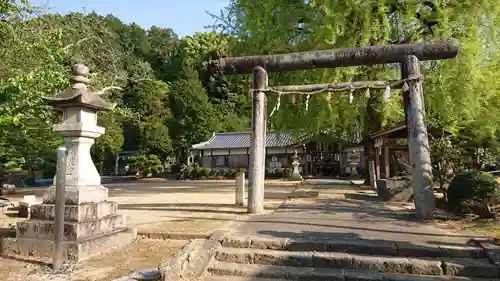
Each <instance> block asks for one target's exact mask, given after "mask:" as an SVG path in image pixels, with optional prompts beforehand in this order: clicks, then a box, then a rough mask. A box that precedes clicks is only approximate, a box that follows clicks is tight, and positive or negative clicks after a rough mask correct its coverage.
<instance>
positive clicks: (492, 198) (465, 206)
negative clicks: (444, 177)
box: [447, 171, 500, 216]
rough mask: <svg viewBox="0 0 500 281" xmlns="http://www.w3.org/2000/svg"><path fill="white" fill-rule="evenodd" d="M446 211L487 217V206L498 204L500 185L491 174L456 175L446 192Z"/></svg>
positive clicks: (467, 173)
mask: <svg viewBox="0 0 500 281" xmlns="http://www.w3.org/2000/svg"><path fill="white" fill-rule="evenodd" d="M447 198H448V210H450V211H452V212H454V213H458V214H466V213H469V214H477V215H480V216H484V215H486V216H489V215H491V214H485V213H489V211H488V205H490V204H498V203H500V184H499V183H498V182H497V181H496V180H495V178H494V177H493V175H492V174H491V173H486V172H476V171H474V172H466V173H462V174H458V175H456V176H455V177H454V178H453V180H452V181H451V183H450V187H449V188H448V191H447Z"/></svg>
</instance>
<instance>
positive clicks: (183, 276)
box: [114, 239, 221, 281]
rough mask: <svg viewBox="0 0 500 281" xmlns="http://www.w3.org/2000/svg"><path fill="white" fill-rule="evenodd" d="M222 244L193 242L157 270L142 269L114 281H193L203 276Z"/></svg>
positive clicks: (203, 241) (201, 241) (208, 241)
mask: <svg viewBox="0 0 500 281" xmlns="http://www.w3.org/2000/svg"><path fill="white" fill-rule="evenodd" d="M219 247H221V244H220V243H219V242H217V241H214V240H200V239H196V240H192V241H190V242H189V243H188V244H187V245H186V246H184V247H183V248H182V250H181V252H180V253H179V254H178V255H176V256H175V257H172V258H170V259H168V260H167V261H165V262H163V263H162V264H160V265H159V266H158V268H157V269H142V270H137V271H135V272H134V273H132V274H130V275H128V276H125V277H122V278H120V279H115V280H114V281H161V280H165V281H181V280H185V281H191V280H195V279H196V278H198V277H200V276H202V275H203V273H204V272H205V271H206V269H207V267H208V265H209V263H210V261H211V259H212V257H213V256H214V255H215V253H216V251H217V249H218V248H219Z"/></svg>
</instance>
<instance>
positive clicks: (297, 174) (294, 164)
mask: <svg viewBox="0 0 500 281" xmlns="http://www.w3.org/2000/svg"><path fill="white" fill-rule="evenodd" d="M292 159H293V161H292V167H293V171H292V178H291V179H292V180H303V178H302V175H301V174H300V171H299V166H300V161H299V155H298V154H297V150H296V149H294V154H293V157H292Z"/></svg>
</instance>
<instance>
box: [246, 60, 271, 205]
mask: <svg viewBox="0 0 500 281" xmlns="http://www.w3.org/2000/svg"><path fill="white" fill-rule="evenodd" d="M267 78H268V77H267V72H266V70H265V69H264V68H262V67H259V66H258V67H255V69H254V73H253V81H252V90H253V93H252V97H253V102H252V105H253V106H252V141H251V148H250V149H251V150H250V151H251V152H250V171H249V174H250V180H251V181H250V188H249V190H248V213H250V214H259V213H262V212H263V211H264V176H265V170H266V169H265V166H266V162H265V160H266V159H265V156H266V119H267V118H266V116H267V107H266V93H265V92H264V90H265V89H266V88H267V82H268V81H267Z"/></svg>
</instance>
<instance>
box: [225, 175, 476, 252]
mask: <svg viewBox="0 0 500 281" xmlns="http://www.w3.org/2000/svg"><path fill="white" fill-rule="evenodd" d="M292 197H293V199H290V200H287V201H286V202H285V203H284V204H282V205H281V207H280V208H279V209H277V210H276V211H274V212H273V213H270V214H264V215H258V216H254V217H252V218H251V219H250V220H249V221H247V222H241V223H239V224H237V225H236V226H235V228H234V232H238V233H239V232H241V233H247V234H250V235H252V234H255V235H264V236H270V237H287V238H328V239H367V240H389V241H396V242H408V243H411V244H415V245H421V246H425V245H429V246H430V245H433V246H436V245H439V246H451V247H457V246H458V247H462V246H466V245H465V244H466V242H467V240H468V239H469V238H470V237H471V236H468V235H464V234H459V233H456V231H454V230H452V229H451V228H449V229H446V228H444V227H442V226H439V225H438V223H437V222H429V223H421V222H418V221H417V220H416V219H415V218H414V215H413V213H412V212H409V211H401V212H396V211H394V210H392V209H391V208H389V207H391V206H389V205H387V204H385V203H382V202H379V201H378V199H377V196H376V194H375V192H373V191H371V190H363V189H361V188H359V187H356V186H354V185H352V184H350V183H349V182H348V181H341V180H329V181H315V180H308V181H306V183H305V184H303V185H302V186H301V187H300V188H298V189H297V190H295V191H294V192H293V194H292Z"/></svg>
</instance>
